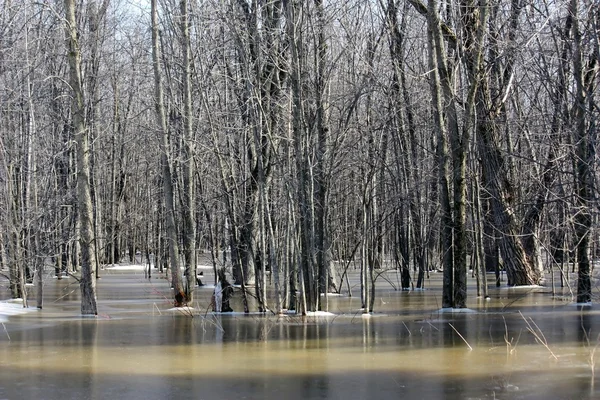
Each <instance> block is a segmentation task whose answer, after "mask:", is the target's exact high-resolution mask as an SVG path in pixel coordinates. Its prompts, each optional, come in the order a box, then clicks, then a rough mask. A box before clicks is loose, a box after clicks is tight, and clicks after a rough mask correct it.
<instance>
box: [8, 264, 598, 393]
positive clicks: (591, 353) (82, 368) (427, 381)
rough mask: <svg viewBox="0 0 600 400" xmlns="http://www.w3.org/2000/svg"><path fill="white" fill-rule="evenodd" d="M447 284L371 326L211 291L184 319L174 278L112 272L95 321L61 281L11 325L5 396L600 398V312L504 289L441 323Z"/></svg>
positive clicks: (390, 298)
mask: <svg viewBox="0 0 600 400" xmlns="http://www.w3.org/2000/svg"><path fill="white" fill-rule="evenodd" d="M157 276H158V275H157ZM439 278H440V277H439V276H435V275H434V276H433V277H432V280H431V281H430V282H429V283H428V284H429V286H430V289H429V290H425V291H412V292H399V291H394V290H393V289H392V288H391V287H390V286H389V284H386V283H385V282H382V283H380V286H379V292H378V300H377V305H376V313H375V314H374V315H373V316H371V317H367V318H365V317H362V316H361V314H360V310H359V307H360V300H359V298H356V297H353V298H349V297H338V298H336V297H333V298H330V299H329V302H330V311H332V312H334V313H335V314H336V315H335V316H333V317H327V318H324V317H320V318H314V317H313V318H306V319H302V318H301V317H296V316H291V317H281V318H277V317H274V316H270V317H265V316H260V315H248V316H246V315H241V314H237V313H236V314H233V315H222V316H215V315H212V314H211V313H207V312H206V307H207V304H208V301H209V299H210V295H211V289H210V288H199V289H197V298H198V301H197V303H196V309H195V310H194V311H193V312H192V314H193V315H189V314H187V313H181V312H174V311H170V310H169V309H170V307H171V306H170V302H169V301H168V300H167V299H166V298H167V296H169V292H168V287H167V284H166V282H165V281H164V280H162V279H157V278H153V279H152V281H151V282H149V281H148V280H145V279H144V277H143V274H141V273H140V272H137V273H133V272H129V273H114V272H110V271H106V272H104V273H103V274H102V279H101V280H100V281H99V284H98V293H99V310H100V314H101V315H100V316H99V317H98V318H96V319H90V318H81V317H79V316H78V313H79V300H78V299H79V291H78V286H77V285H76V284H75V283H74V281H73V280H72V279H70V280H63V281H57V280H55V279H48V280H47V283H46V285H45V304H44V309H43V310H42V311H33V312H31V313H28V314H25V315H20V316H14V317H11V318H10V319H9V321H8V322H6V323H4V327H2V326H0V361H1V364H2V365H1V369H0V399H11V400H13V399H51V400H52V399H110V398H112V399H132V400H135V399H177V398H192V399H234V398H235V399H345V400H346V399H365V398H368V399H397V398H401V399H593V398H600V382H599V381H598V378H597V377H595V374H594V371H593V368H592V366H591V365H592V364H593V363H594V362H595V361H599V362H600V355H598V356H596V354H595V346H596V345H597V344H598V343H599V342H598V341H597V338H598V335H599V334H600V314H599V313H598V309H597V306H594V307H591V308H586V309H585V310H581V309H579V308H577V307H576V306H573V305H571V304H569V302H568V298H567V299H563V298H553V297H552V296H551V295H550V294H548V293H540V290H539V289H535V290H534V289H519V290H515V289H500V290H496V289H494V290H491V291H490V295H491V300H489V301H483V300H481V299H477V298H476V297H475V296H474V292H473V294H472V293H469V294H470V303H469V306H470V308H471V309H472V310H474V311H476V312H472V313H461V314H445V313H439V312H438V311H437V310H439V302H440V296H441V290H440V289H439ZM205 280H206V281H208V282H211V278H210V277H209V276H207V277H206V279H205ZM546 291H547V290H546ZM4 294H5V293H4V292H2V294H1V295H4ZM239 300H240V299H239V296H237V298H236V299H234V302H233V306H234V308H235V309H236V310H240V309H241V307H240V304H239ZM528 324H529V325H528ZM530 330H532V331H533V332H535V334H536V335H537V336H538V338H537V340H536V336H535V335H534V334H533V333H532V332H531V331H530ZM461 336H462V337H461ZM463 338H464V339H463ZM588 338H589V341H588ZM540 340H541V341H544V340H545V341H546V343H547V346H545V345H543V344H541V343H539V341H540ZM588 343H589V345H588ZM469 346H470V347H471V348H472V349H470V347H469ZM598 353H600V350H599V351H598ZM599 374H600V371H599Z"/></svg>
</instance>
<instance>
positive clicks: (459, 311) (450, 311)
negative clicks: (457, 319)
mask: <svg viewBox="0 0 600 400" xmlns="http://www.w3.org/2000/svg"><path fill="white" fill-rule="evenodd" d="M437 312H439V313H441V314H474V313H477V310H473V309H471V308H440V309H439V310H438V311H437Z"/></svg>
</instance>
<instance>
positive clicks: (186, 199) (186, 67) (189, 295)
mask: <svg viewBox="0 0 600 400" xmlns="http://www.w3.org/2000/svg"><path fill="white" fill-rule="evenodd" d="M179 5H180V12H181V20H180V29H181V46H182V49H183V65H182V69H183V71H182V78H183V80H182V85H183V161H182V174H183V207H182V214H183V228H184V229H183V253H184V258H185V276H186V285H185V297H186V302H188V303H191V302H192V301H193V299H194V287H195V285H196V223H195V212H194V208H195V202H194V186H195V185H194V133H193V120H192V119H193V115H192V85H191V81H190V75H191V49H190V32H189V15H188V13H189V9H188V8H189V6H188V2H187V0H181V1H180V3H179Z"/></svg>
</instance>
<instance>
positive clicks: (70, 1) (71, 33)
mask: <svg viewBox="0 0 600 400" xmlns="http://www.w3.org/2000/svg"><path fill="white" fill-rule="evenodd" d="M65 11H66V21H65V24H66V25H65V28H66V29H65V31H66V36H67V48H68V59H69V84H70V86H71V89H72V91H73V93H72V96H73V97H72V100H71V109H72V118H73V129H74V132H75V142H76V143H77V212H78V216H79V223H80V246H81V281H80V288H81V313H82V314H83V315H97V314H98V311H97V307H96V278H95V276H94V274H93V272H94V271H93V269H94V268H95V265H96V246H95V239H94V221H93V208H92V198H91V189H90V161H89V159H90V148H89V143H88V130H87V127H86V125H85V103H84V97H83V86H82V75H81V65H80V64H81V56H80V52H79V44H78V40H77V19H76V17H75V0H65Z"/></svg>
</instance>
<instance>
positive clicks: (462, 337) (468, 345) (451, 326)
mask: <svg viewBox="0 0 600 400" xmlns="http://www.w3.org/2000/svg"><path fill="white" fill-rule="evenodd" d="M448 325H450V328H452V329H454V332H456V334H457V335H458V336H460V338H461V339H462V340H463V342H465V344H466V345H467V347H468V348H469V350H470V351H473V348H472V347H471V345H470V344H469V342H467V339H465V338H464V336H463V335H461V334H460V332H459V331H458V330H456V328H455V327H454V326H453V325H452V324H451V323H448Z"/></svg>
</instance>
